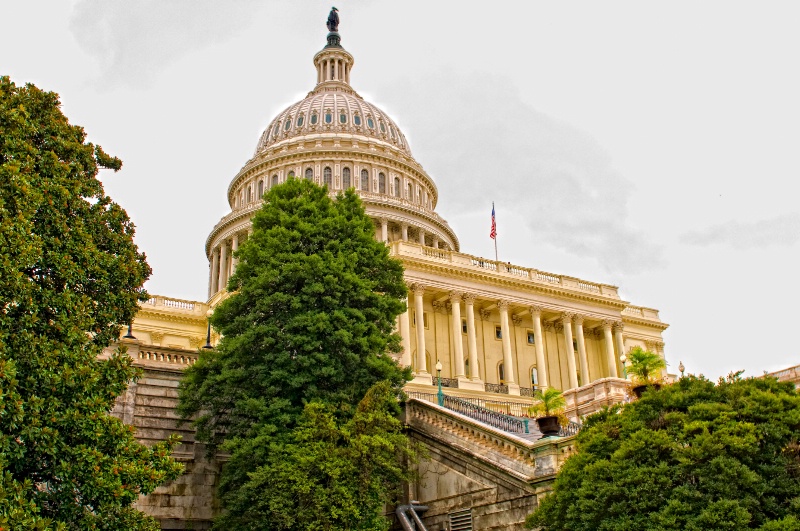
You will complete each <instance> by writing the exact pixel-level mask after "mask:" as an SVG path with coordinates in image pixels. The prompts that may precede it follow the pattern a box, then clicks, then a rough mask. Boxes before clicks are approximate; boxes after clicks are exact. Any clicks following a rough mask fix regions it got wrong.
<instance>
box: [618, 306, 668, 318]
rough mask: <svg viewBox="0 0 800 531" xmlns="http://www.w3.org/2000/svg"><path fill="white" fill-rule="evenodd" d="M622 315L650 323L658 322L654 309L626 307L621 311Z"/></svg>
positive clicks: (656, 312) (656, 311)
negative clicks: (646, 320) (649, 321)
mask: <svg viewBox="0 0 800 531" xmlns="http://www.w3.org/2000/svg"><path fill="white" fill-rule="evenodd" d="M622 315H629V316H631V317H638V318H640V319H648V320H651V321H660V320H661V318H660V317H659V315H658V310H656V309H654V308H645V307H644V306H626V307H625V308H624V309H623V310H622Z"/></svg>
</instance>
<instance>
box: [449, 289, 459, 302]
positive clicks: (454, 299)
mask: <svg viewBox="0 0 800 531" xmlns="http://www.w3.org/2000/svg"><path fill="white" fill-rule="evenodd" d="M450 303H451V304H460V303H461V292H460V291H455V290H454V291H451V292H450Z"/></svg>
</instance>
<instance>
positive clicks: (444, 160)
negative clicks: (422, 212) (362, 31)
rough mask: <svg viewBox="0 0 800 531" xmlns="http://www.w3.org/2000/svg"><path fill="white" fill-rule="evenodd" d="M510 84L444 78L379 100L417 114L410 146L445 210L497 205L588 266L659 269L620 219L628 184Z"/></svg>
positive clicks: (641, 239)
mask: <svg viewBox="0 0 800 531" xmlns="http://www.w3.org/2000/svg"><path fill="white" fill-rule="evenodd" d="M510 85H511V83H510V82H507V81H506V80H504V79H499V78H497V77H495V78H491V77H487V76H486V75H485V74H480V75H475V76H465V75H461V74H453V73H442V74H436V75H433V76H429V77H428V78H426V80H425V83H424V84H420V85H412V86H409V85H405V86H402V87H401V88H402V93H401V92H398V90H397V88H398V87H396V86H395V87H393V89H388V90H387V89H382V90H381V91H380V92H379V93H380V94H384V92H386V93H387V94H392V97H393V100H394V101H392V106H393V107H394V106H395V104H396V107H397V108H399V109H408V108H411V107H412V106H413V107H415V111H414V115H415V116H416V117H418V121H416V122H415V123H414V124H413V129H412V130H411V132H412V133H413V134H412V136H411V138H410V139H409V141H410V143H411V147H412V149H413V150H414V154H415V156H416V158H417V160H420V161H422V162H423V163H424V164H425V167H426V169H427V170H428V171H429V172H430V173H431V175H432V176H433V178H434V179H435V180H436V182H437V185H438V186H439V189H440V196H441V197H442V198H446V200H445V202H444V203H445V204H443V205H442V207H443V208H446V209H450V208H453V207H455V209H459V210H463V209H477V208H482V209H486V208H488V207H487V202H488V201H491V200H495V201H496V202H497V204H498V206H499V207H501V208H503V209H504V210H506V211H509V210H512V211H515V212H516V213H517V214H519V215H521V216H522V217H523V218H524V219H525V220H526V222H527V224H528V225H529V227H530V229H531V230H532V232H533V233H534V234H535V235H536V237H537V238H541V241H544V242H547V243H549V244H551V245H553V246H555V247H557V248H560V249H563V250H565V251H567V252H569V253H571V254H574V255H578V256H583V257H586V256H590V257H594V258H595V259H596V260H597V262H598V263H599V264H600V265H601V266H602V267H603V268H605V269H606V270H607V271H609V272H618V273H637V272H641V271H644V270H647V269H652V268H654V267H658V266H660V265H661V263H662V258H661V255H662V253H661V248H660V247H659V246H657V245H655V244H653V242H651V241H649V240H648V237H647V234H645V233H643V232H641V231H640V230H637V229H636V228H635V227H633V226H632V225H631V223H630V222H629V221H628V220H627V215H628V207H627V202H628V199H629V197H630V192H631V189H632V183H631V182H630V181H628V180H627V179H625V178H624V177H623V176H621V175H620V174H619V173H618V172H617V171H615V170H614V168H613V167H612V165H611V160H610V158H609V156H608V154H607V153H606V152H605V151H604V150H603V149H602V148H601V147H600V146H599V145H598V144H597V142H596V141H595V140H594V139H593V138H592V137H591V136H589V135H588V134H586V133H584V132H582V131H579V130H577V129H575V128H574V127H571V126H569V125H567V124H564V123H561V122H559V121H557V120H554V119H553V118H551V117H549V116H547V115H545V114H543V113H541V112H538V111H536V110H534V109H533V108H531V107H530V106H529V105H528V104H526V103H525V102H524V101H523V100H522V98H521V97H520V95H519V94H518V93H517V92H515V91H514V90H512V89H510V88H509V86H510ZM420 116H422V117H424V119H423V120H422V122H421V123H420V122H419V117H420ZM401 121H402V120H401ZM406 129H408V128H406Z"/></svg>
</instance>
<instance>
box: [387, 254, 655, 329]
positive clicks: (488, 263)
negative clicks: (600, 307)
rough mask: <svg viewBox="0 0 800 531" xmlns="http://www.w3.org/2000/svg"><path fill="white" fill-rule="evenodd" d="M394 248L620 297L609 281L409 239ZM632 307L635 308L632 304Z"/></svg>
mask: <svg viewBox="0 0 800 531" xmlns="http://www.w3.org/2000/svg"><path fill="white" fill-rule="evenodd" d="M392 251H393V254H395V255H396V256H420V257H425V258H427V259H433V260H437V261H441V262H447V263H449V264H452V265H454V266H459V267H464V268H467V269H475V270H482V271H488V272H491V273H494V274H497V275H503V276H512V277H515V278H519V279H523V280H527V281H529V282H532V283H535V284H547V285H556V286H560V287H562V288H566V289H571V290H575V291H582V292H585V293H591V294H593V295H596V296H599V297H607V298H610V299H617V300H619V293H618V291H617V287H616V286H611V285H610V284H598V283H595V282H589V281H587V280H581V279H579V278H575V277H570V276H566V275H557V274H555V273H548V272H546V271H539V270H538V269H533V268H528V267H522V266H517V265H513V264H510V263H507V262H500V261H497V260H490V259H488V258H482V257H480V256H472V255H469V254H464V253H457V252H454V251H444V250H441V249H434V248H432V247H423V246H422V245H419V244H417V243H414V242H410V241H409V242H405V241H397V242H393V243H392ZM629 308H635V307H633V306H631V307H629ZM643 310H646V311H648V312H649V311H653V312H655V313H656V318H657V317H658V312H656V311H655V310H650V309H649V308H645V309H643ZM648 315H649V314H647V315H645V317H646V318H649V317H648Z"/></svg>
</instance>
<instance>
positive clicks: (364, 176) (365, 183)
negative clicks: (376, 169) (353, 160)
mask: <svg viewBox="0 0 800 531" xmlns="http://www.w3.org/2000/svg"><path fill="white" fill-rule="evenodd" d="M361 189H362V190H364V191H367V192H368V191H369V172H368V171H367V170H361Z"/></svg>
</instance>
